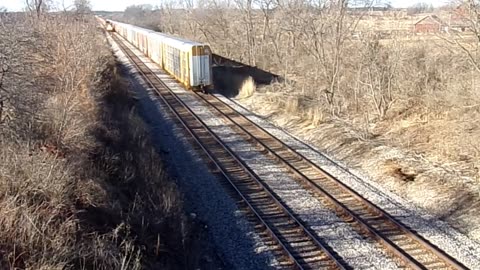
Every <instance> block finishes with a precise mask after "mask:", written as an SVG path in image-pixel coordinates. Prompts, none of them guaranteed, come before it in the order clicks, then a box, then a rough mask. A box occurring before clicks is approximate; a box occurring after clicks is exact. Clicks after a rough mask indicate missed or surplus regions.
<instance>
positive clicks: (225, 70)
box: [212, 54, 283, 97]
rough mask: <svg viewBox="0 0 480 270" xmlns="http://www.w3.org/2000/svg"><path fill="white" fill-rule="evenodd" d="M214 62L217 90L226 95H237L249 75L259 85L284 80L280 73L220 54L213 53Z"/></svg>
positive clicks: (214, 81) (213, 68) (214, 80)
mask: <svg viewBox="0 0 480 270" xmlns="http://www.w3.org/2000/svg"><path fill="white" fill-rule="evenodd" d="M212 62H213V63H212V64H213V65H212V72H213V83H214V85H215V92H217V93H219V94H222V95H224V96H226V97H234V96H236V95H237V94H238V93H239V90H240V88H241V87H242V84H243V82H244V81H245V80H246V79H247V78H248V77H252V79H253V80H254V81H255V84H256V85H257V86H265V85H270V84H272V83H275V82H283V78H282V77H280V76H279V75H276V74H274V73H271V72H268V71H265V70H262V69H259V68H257V67H252V66H249V65H247V64H243V63H240V62H237V61H235V60H232V59H228V58H225V57H223V56H221V55H218V54H213V59H212Z"/></svg>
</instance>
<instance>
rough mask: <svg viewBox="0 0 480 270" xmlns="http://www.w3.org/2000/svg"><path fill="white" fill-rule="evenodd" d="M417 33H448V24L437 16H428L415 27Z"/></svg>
mask: <svg viewBox="0 0 480 270" xmlns="http://www.w3.org/2000/svg"><path fill="white" fill-rule="evenodd" d="M413 27H414V28H413V31H414V32H415V33H442V32H448V24H446V23H444V22H443V21H442V20H441V19H440V18H439V17H437V16H436V15H428V16H425V17H423V18H421V19H420V20H418V21H417V22H416V23H415V24H414V26H413Z"/></svg>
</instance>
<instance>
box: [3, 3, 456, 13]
mask: <svg viewBox="0 0 480 270" xmlns="http://www.w3.org/2000/svg"><path fill="white" fill-rule="evenodd" d="M448 1H449V0H390V3H391V4H392V5H393V6H394V7H408V6H411V5H413V4H415V3H417V2H424V3H431V4H433V5H434V6H440V5H442V4H445V3H447V2H448ZM54 2H55V3H57V5H58V6H60V7H62V6H65V7H68V6H70V5H71V4H72V2H73V0H54ZM90 2H91V3H92V5H93V9H94V10H110V11H123V10H125V8H126V7H127V6H130V5H139V4H151V5H154V6H155V5H159V4H161V3H162V2H164V1H162V0H90ZM2 6H3V7H6V8H7V9H8V10H9V11H19V10H22V8H23V7H24V6H25V1H24V0H0V7H2Z"/></svg>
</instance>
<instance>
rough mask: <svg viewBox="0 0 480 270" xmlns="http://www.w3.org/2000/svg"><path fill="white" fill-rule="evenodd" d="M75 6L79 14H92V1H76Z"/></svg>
mask: <svg viewBox="0 0 480 270" xmlns="http://www.w3.org/2000/svg"><path fill="white" fill-rule="evenodd" d="M73 5H74V6H75V11H76V12H77V13H79V14H88V13H91V12H92V5H91V3H90V0H75V1H74V2H73Z"/></svg>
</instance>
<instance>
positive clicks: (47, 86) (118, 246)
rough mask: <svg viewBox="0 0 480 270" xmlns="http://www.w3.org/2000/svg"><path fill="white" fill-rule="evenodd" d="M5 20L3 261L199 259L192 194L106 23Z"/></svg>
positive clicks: (59, 265)
mask: <svg viewBox="0 0 480 270" xmlns="http://www.w3.org/2000/svg"><path fill="white" fill-rule="evenodd" d="M2 20H3V21H2V23H3V25H0V36H2V37H7V38H5V39H3V38H2V40H1V41H0V55H5V56H6V57H5V58H3V59H1V60H2V61H3V62H4V63H2V64H5V65H8V66H9V69H8V72H5V74H6V75H5V78H4V84H3V85H2V88H1V90H0V99H2V98H3V99H4V101H5V102H4V106H3V108H2V111H3V112H8V113H9V117H8V119H6V118H4V117H2V120H4V121H2V122H0V268H1V269H14V268H15V269H18V268H20V269H25V268H29V269H65V268H73V269H150V268H152V269H159V268H161V269H178V268H182V267H193V266H194V265H196V263H197V261H196V260H197V259H196V258H198V256H197V255H198V254H194V253H195V252H196V250H192V249H191V248H190V246H191V244H192V241H193V240H191V239H193V238H195V237H194V236H190V228H191V227H192V226H193V225H192V224H191V222H190V221H189V220H188V219H186V218H185V216H184V215H183V207H182V197H181V195H180V194H179V192H178V191H177V188H176V186H175V184H174V181H173V180H172V179H171V178H170V177H169V176H168V174H167V173H166V172H165V169H164V166H163V162H162V159H161V158H160V156H159V155H158V154H157V153H156V152H155V150H154V147H153V144H152V142H151V140H150V137H149V131H148V129H147V128H146V126H145V124H144V123H143V121H142V120H141V119H140V117H139V116H138V115H137V113H136V107H135V102H134V101H133V99H132V97H131V94H130V93H129V92H128V90H127V88H128V85H127V84H125V83H124V82H123V81H122V79H121V78H120V76H119V75H118V72H117V70H116V68H115V64H114V60H113V57H112V55H111V52H110V50H109V48H108V47H107V45H106V42H105V39H104V37H103V36H102V32H101V31H100V30H99V28H98V27H97V25H96V22H95V21H94V19H93V18H89V17H84V18H82V20H80V21H77V18H75V17H70V16H57V17H49V16H42V17H41V18H36V17H31V16H25V17H10V18H7V19H2ZM112 74H114V75H113V76H112ZM4 115H5V114H4ZM195 239H196V238H195Z"/></svg>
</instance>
